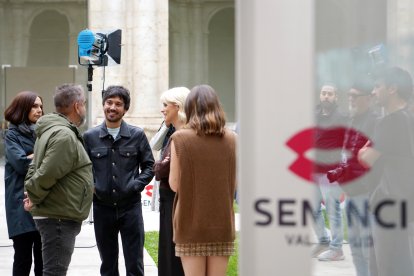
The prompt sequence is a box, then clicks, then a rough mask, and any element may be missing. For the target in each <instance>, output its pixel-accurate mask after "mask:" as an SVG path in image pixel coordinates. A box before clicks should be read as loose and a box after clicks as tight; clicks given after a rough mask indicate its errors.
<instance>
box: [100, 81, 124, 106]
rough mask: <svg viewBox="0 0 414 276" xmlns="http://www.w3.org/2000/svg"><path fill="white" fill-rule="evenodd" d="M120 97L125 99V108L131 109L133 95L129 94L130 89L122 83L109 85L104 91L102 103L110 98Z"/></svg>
mask: <svg viewBox="0 0 414 276" xmlns="http://www.w3.org/2000/svg"><path fill="white" fill-rule="evenodd" d="M114 97H119V98H121V99H122V100H123V101H124V108H125V110H128V109H129V105H130V103H131V96H130V95H129V90H128V89H126V88H125V87H123V86H120V85H111V86H108V87H107V88H106V89H105V90H104V91H103V92H102V105H104V104H105V101H106V100H107V99H109V98H114Z"/></svg>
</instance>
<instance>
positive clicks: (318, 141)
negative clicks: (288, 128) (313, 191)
mask: <svg viewBox="0 0 414 276" xmlns="http://www.w3.org/2000/svg"><path fill="white" fill-rule="evenodd" d="M345 134H347V136H348V137H357V138H358V139H359V141H360V143H359V144H360V145H364V144H365V143H366V141H368V138H367V137H366V136H365V135H364V134H362V133H361V132H358V131H357V130H355V129H348V130H347V128H345V127H336V128H319V127H313V128H307V129H304V130H302V131H300V132H298V133H297V134H295V135H294V136H292V137H291V138H290V139H289V140H288V141H287V142H286V145H287V146H288V147H289V148H291V149H292V150H293V151H294V152H296V153H297V154H298V158H297V159H296V160H295V161H294V162H293V163H292V164H291V165H290V166H289V170H290V171H292V172H293V173H294V174H296V175H297V176H299V177H301V178H303V179H305V180H307V181H310V182H313V178H312V174H313V173H314V172H327V171H328V170H330V169H332V168H337V167H339V166H340V163H337V164H320V163H317V162H315V161H314V160H309V159H308V158H307V157H306V156H305V153H306V152H307V151H308V150H310V149H313V148H315V149H322V150H338V149H339V150H340V149H342V147H343V141H344V137H345ZM346 145H347V146H346V149H347V150H349V152H350V153H351V154H352V155H351V156H350V157H348V162H347V163H349V164H358V159H357V158H358V156H357V154H358V150H359V149H357V150H356V151H355V149H354V151H352V149H351V147H350V145H349V143H347V144H346ZM361 147H362V146H361ZM351 170H352V173H350V174H349V175H348V176H347V178H346V181H343V182H340V184H346V183H348V182H349V181H352V180H355V179H356V178H358V177H361V176H362V175H364V174H365V173H366V172H367V171H368V170H367V169H362V167H361V169H358V171H357V172H356V170H353V169H352V168H351Z"/></svg>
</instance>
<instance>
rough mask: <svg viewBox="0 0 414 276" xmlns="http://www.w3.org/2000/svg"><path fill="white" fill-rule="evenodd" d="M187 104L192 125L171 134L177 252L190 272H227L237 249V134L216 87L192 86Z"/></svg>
mask: <svg viewBox="0 0 414 276" xmlns="http://www.w3.org/2000/svg"><path fill="white" fill-rule="evenodd" d="M184 109H185V113H186V117H187V124H186V126H185V127H184V128H182V129H181V130H179V131H176V132H175V133H174V134H173V135H172V136H171V139H172V142H171V161H170V162H171V165H170V176H169V183H170V186H171V189H172V190H173V191H175V192H176V196H175V200H174V209H173V230H174V242H175V243H176V247H175V254H176V256H178V257H181V261H182V264H183V268H184V272H185V275H203V276H204V275H209V276H213V275H214V276H221V275H222V276H224V275H226V270H227V264H228V260H229V256H230V255H232V254H234V251H235V248H234V239H235V224H234V211H233V199H234V192H235V188H236V135H235V134H234V133H233V131H231V130H229V129H227V128H225V123H226V120H225V115H224V111H223V109H222V107H221V104H220V102H219V99H218V97H217V94H216V92H215V91H214V89H213V88H212V87H210V86H208V85H198V86H195V87H194V88H193V89H191V92H190V94H189V95H188V97H187V100H186V102H185V106H184Z"/></svg>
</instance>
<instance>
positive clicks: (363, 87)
mask: <svg viewBox="0 0 414 276" xmlns="http://www.w3.org/2000/svg"><path fill="white" fill-rule="evenodd" d="M351 88H353V89H355V90H358V91H359V92H361V94H363V95H371V93H372V90H374V83H373V81H372V79H371V77H370V76H368V75H366V76H364V75H363V76H358V77H357V78H356V79H355V80H354V83H353V84H352V85H351Z"/></svg>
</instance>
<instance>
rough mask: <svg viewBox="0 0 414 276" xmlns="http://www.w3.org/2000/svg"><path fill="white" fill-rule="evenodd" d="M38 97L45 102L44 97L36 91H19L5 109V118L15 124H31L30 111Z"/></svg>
mask: <svg viewBox="0 0 414 276" xmlns="http://www.w3.org/2000/svg"><path fill="white" fill-rule="evenodd" d="M37 97H39V98H40V100H41V101H42V102H43V100H42V98H41V97H40V96H39V95H37V94H36V93H35V92H32V91H22V92H20V93H18V94H17V95H16V97H14V98H13V100H12V102H11V103H10V105H9V106H8V107H7V108H6V110H5V111H4V118H5V119H6V120H7V121H9V122H10V123H12V124H14V125H19V124H21V123H23V122H25V123H27V124H31V122H30V121H29V113H30V111H31V110H32V107H33V104H34V102H35V101H36V98H37ZM42 115H43V109H42Z"/></svg>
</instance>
